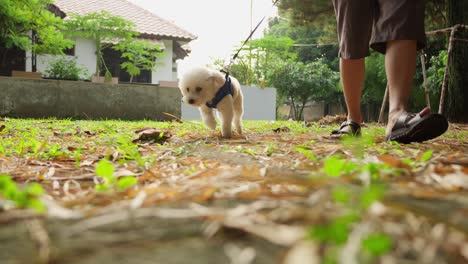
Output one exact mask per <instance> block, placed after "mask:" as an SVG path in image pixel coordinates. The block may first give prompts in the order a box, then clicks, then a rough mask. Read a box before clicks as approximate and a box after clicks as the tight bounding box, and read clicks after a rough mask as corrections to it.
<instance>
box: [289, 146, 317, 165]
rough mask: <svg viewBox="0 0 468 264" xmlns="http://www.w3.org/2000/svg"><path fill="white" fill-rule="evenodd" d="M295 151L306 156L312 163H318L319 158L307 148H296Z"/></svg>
mask: <svg viewBox="0 0 468 264" xmlns="http://www.w3.org/2000/svg"><path fill="white" fill-rule="evenodd" d="M294 150H295V151H297V152H299V153H302V154H304V155H305V156H306V157H307V158H309V159H310V160H311V161H315V162H317V161H318V159H317V157H316V156H315V155H314V154H313V153H312V152H310V151H309V150H308V149H307V148H305V147H302V146H299V147H295V148H294Z"/></svg>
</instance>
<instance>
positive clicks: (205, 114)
mask: <svg viewBox="0 0 468 264" xmlns="http://www.w3.org/2000/svg"><path fill="white" fill-rule="evenodd" d="M200 114H201V117H202V120H203V123H204V124H205V125H206V126H207V127H208V128H211V129H213V130H215V129H216V119H215V116H214V112H213V109H211V108H209V107H207V106H205V105H202V106H200Z"/></svg>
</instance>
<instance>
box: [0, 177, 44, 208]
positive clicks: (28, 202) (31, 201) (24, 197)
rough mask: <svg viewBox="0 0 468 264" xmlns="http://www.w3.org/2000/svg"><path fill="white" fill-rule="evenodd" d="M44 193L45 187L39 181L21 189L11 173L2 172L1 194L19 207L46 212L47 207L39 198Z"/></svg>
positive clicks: (0, 178)
mask: <svg viewBox="0 0 468 264" xmlns="http://www.w3.org/2000/svg"><path fill="white" fill-rule="evenodd" d="M43 193H44V189H43V188H42V186H41V185H40V184H38V183H30V184H28V185H26V186H25V187H24V188H23V189H20V188H19V187H18V185H17V184H16V183H15V182H14V181H13V180H12V179H11V177H10V176H9V175H6V174H0V195H1V196H3V198H5V199H7V200H10V201H12V202H14V203H15V204H16V206H17V207H18V208H31V209H34V210H37V211H39V212H44V210H45V209H46V208H45V206H44V205H43V204H42V202H41V201H40V200H39V199H38V197H39V196H41V195H42V194H43Z"/></svg>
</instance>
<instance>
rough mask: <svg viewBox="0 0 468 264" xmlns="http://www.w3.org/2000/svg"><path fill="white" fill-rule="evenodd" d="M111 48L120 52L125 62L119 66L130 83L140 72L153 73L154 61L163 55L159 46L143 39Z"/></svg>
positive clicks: (121, 43)
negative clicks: (128, 77) (124, 70)
mask: <svg viewBox="0 0 468 264" xmlns="http://www.w3.org/2000/svg"><path fill="white" fill-rule="evenodd" d="M113 48H114V49H115V50H118V51H120V52H122V58H125V59H126V60H127V61H125V62H123V63H122V64H121V66H122V68H123V69H126V70H127V72H128V74H129V75H130V82H132V81H133V77H134V76H138V75H140V73H141V70H148V71H154V70H155V68H156V66H157V63H156V59H158V58H162V57H163V55H164V53H163V48H162V46H161V45H160V44H154V43H152V42H150V41H148V40H143V39H135V40H130V41H128V40H127V41H122V42H120V43H119V44H117V45H116V46H114V47H113Z"/></svg>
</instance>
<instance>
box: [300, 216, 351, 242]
mask: <svg viewBox="0 0 468 264" xmlns="http://www.w3.org/2000/svg"><path fill="white" fill-rule="evenodd" d="M358 219H359V216H358V215H357V214H354V213H350V214H346V215H343V216H340V217H337V218H335V219H333V220H332V221H330V222H329V223H326V224H323V225H315V226H312V227H311V228H310V230H309V237H310V238H312V239H314V240H318V241H321V242H326V243H333V244H336V245H341V244H343V243H345V242H346V240H348V235H349V232H350V231H351V229H352V225H353V224H354V223H355V222H356V221H357V220H358Z"/></svg>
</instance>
